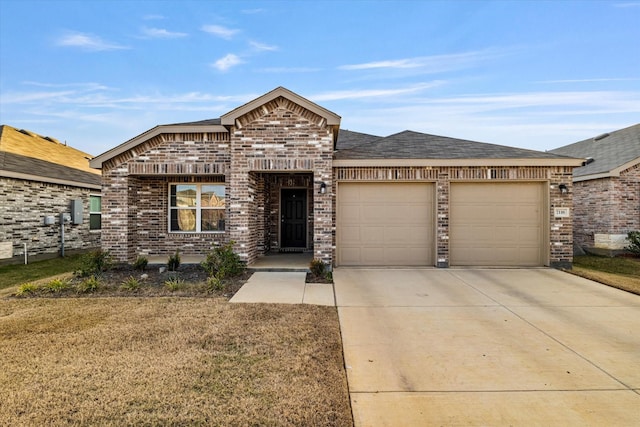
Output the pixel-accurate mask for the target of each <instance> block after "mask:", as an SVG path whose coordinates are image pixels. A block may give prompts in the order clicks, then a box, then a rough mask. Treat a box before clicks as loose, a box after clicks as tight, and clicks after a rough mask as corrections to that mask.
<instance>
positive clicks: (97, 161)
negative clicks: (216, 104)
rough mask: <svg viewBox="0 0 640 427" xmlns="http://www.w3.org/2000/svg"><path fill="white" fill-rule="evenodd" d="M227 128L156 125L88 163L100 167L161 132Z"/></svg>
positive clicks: (203, 130)
mask: <svg viewBox="0 0 640 427" xmlns="http://www.w3.org/2000/svg"><path fill="white" fill-rule="evenodd" d="M228 132H229V130H228V129H227V128H226V127H224V126H222V125H209V126H189V125H160V126H156V127H154V128H152V129H150V130H148V131H146V132H145V133H143V134H140V135H138V136H136V137H135V138H133V139H130V140H129V141H127V142H125V143H123V144H120V145H118V146H117V147H115V148H112V149H111V150H109V151H107V152H105V153H103V154H100V155H99V156H96V157H94V158H93V159H91V160H90V161H89V165H90V166H91V167H92V168H94V169H102V164H103V163H104V162H106V161H107V160H111V159H113V158H114V157H116V156H118V155H120V154H122V153H124V152H126V151H129V150H131V149H132V148H135V147H137V146H138V145H140V144H142V143H143V142H145V141H148V140H149V139H152V138H155V137H156V136H158V135H160V134H163V133H228Z"/></svg>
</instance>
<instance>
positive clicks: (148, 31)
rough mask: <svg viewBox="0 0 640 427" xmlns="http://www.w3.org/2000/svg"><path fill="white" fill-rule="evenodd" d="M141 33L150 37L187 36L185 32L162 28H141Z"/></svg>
mask: <svg viewBox="0 0 640 427" xmlns="http://www.w3.org/2000/svg"><path fill="white" fill-rule="evenodd" d="M142 34H143V35H144V36H145V37H148V38H152V39H179V38H182V37H187V36H188V34H187V33H180V32H177V31H169V30H165V29H164V28H146V27H145V28H143V29H142Z"/></svg>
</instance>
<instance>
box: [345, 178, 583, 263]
mask: <svg viewBox="0 0 640 427" xmlns="http://www.w3.org/2000/svg"><path fill="white" fill-rule="evenodd" d="M571 178H572V168H571V167H500V168H495V167H337V168H334V183H336V184H334V189H333V191H334V193H335V191H336V188H335V185H337V182H338V181H387V182H391V181H424V182H434V183H435V184H436V204H437V212H436V239H437V241H436V250H437V253H436V263H437V266H439V267H448V266H449V187H450V183H451V182H455V181H464V182H473V181H477V182H490V181H506V182H512V181H546V182H549V184H550V185H549V211H548V212H549V216H548V218H549V251H548V252H549V263H550V265H551V266H552V267H560V268H570V267H571V264H572V263H573V221H572V216H571V215H569V217H563V218H555V215H554V213H555V208H558V207H562V208H569V209H572V208H573V200H572V193H573V192H572V182H571ZM560 184H564V185H566V186H567V188H568V189H569V193H568V194H561V193H560V190H559V185H560ZM335 208H336V205H335V200H334V205H333V211H334V212H335ZM334 223H335V214H334ZM334 234H335V232H334ZM334 249H335V248H334ZM334 259H335V251H334Z"/></svg>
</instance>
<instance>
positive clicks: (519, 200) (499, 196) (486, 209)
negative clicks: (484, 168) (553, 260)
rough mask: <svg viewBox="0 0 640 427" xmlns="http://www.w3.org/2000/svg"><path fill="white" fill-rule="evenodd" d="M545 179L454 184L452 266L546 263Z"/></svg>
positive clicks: (523, 265)
mask: <svg viewBox="0 0 640 427" xmlns="http://www.w3.org/2000/svg"><path fill="white" fill-rule="evenodd" d="M544 189H545V184H544V183H537V182H531V183H452V184H451V194H450V216H449V251H450V264H451V265H470V266H522V267H529V266H541V265H543V264H544V259H545V251H544V243H543V242H544V235H545V233H544V232H545V212H546V201H545V200H546V198H545V196H544V194H545V192H544Z"/></svg>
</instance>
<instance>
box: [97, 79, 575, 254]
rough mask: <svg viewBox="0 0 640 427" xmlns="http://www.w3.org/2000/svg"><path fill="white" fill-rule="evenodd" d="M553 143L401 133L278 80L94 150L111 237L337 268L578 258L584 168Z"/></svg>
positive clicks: (118, 244)
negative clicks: (366, 130)
mask: <svg viewBox="0 0 640 427" xmlns="http://www.w3.org/2000/svg"><path fill="white" fill-rule="evenodd" d="M581 162H582V160H581V159H580V160H578V159H571V158H567V157H564V156H559V155H555V154H550V153H542V152H536V151H530V150H524V149H519V148H510V147H503V146H498V145H492V144H483V143H478V142H472V141H464V140H459V139H452V138H445V137H440V136H433V135H426V134H421V133H416V132H409V131H406V132H401V133H398V134H395V135H391V136H389V137H386V138H382V137H379V136H373V135H367V134H363V133H357V132H350V131H346V130H340V116H338V115H336V114H334V113H332V112H330V111H328V110H326V109H324V108H323V107H321V106H319V105H316V104H314V103H313V102H310V101H309V100H307V99H305V98H303V97H301V96H299V95H297V94H295V93H293V92H291V91H289V90H287V89H284V88H282V87H279V88H277V89H275V90H273V91H271V92H269V93H267V94H265V95H263V96H261V97H259V98H257V99H255V100H253V101H251V102H249V103H247V104H245V105H243V106H241V107H239V108H236V109H235V110H233V111H231V112H229V113H227V114H225V115H223V116H222V117H221V118H219V119H213V120H205V121H200V122H193V123H180V124H173V125H161V126H157V127H154V128H153V129H150V130H148V131H147V132H145V133H143V134H141V135H139V136H137V137H135V138H133V139H131V140H129V141H127V142H125V143H123V144H121V145H119V146H117V147H115V148H113V149H112V150H110V151H107V152H106V153H104V154H101V155H100V156H97V157H95V158H94V159H92V160H91V166H92V167H95V168H100V169H102V185H103V187H102V188H103V200H104V203H103V230H102V246H103V248H104V249H106V250H109V251H110V252H111V253H112V255H114V256H115V257H116V258H117V259H118V260H119V261H123V262H124V261H127V262H131V261H133V260H134V259H135V258H136V256H137V255H146V256H165V257H166V256H168V255H170V254H171V253H173V252H174V251H175V250H176V249H179V250H180V252H181V253H182V254H188V255H200V256H203V255H204V253H206V251H208V250H210V249H211V248H212V247H214V246H215V245H220V244H223V243H225V242H229V241H232V242H234V245H235V250H236V251H237V252H238V253H239V255H240V256H241V258H242V260H244V261H246V262H247V263H248V264H249V265H250V264H252V263H253V262H254V261H255V260H256V259H257V258H258V257H260V256H262V255H264V254H266V253H268V252H279V251H313V254H314V257H315V258H318V259H322V260H323V261H325V262H327V263H328V264H329V265H330V266H361V265H362V266H364V265H373V266H409V265H412V266H439V267H447V266H449V265H451V266H455V265H486V266H545V265H551V266H554V267H570V266H571V263H572V260H573V251H572V234H573V230H572V220H571V216H570V215H569V213H570V211H571V209H572V207H573V204H572V199H571V194H572V192H571V191H569V192H568V193H565V192H562V191H561V189H560V187H562V188H569V189H570V188H571V177H572V169H573V167H574V166H577V165H579V164H581Z"/></svg>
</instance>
